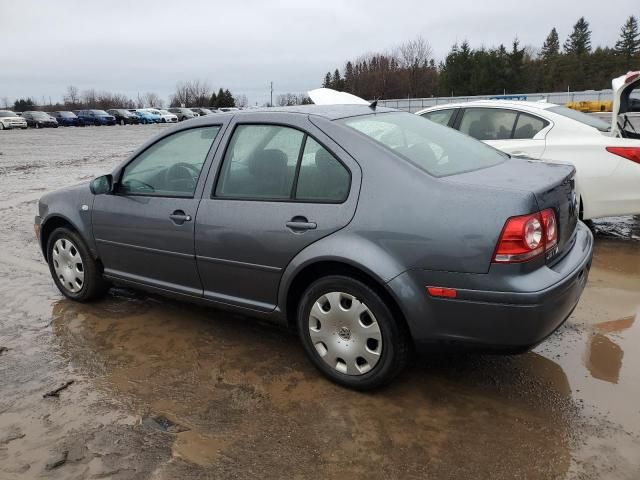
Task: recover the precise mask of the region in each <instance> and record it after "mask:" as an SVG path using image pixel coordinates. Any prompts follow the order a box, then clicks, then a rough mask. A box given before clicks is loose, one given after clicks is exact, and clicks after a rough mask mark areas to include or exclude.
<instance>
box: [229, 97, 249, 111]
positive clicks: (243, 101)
mask: <svg viewBox="0 0 640 480" xmlns="http://www.w3.org/2000/svg"><path fill="white" fill-rule="evenodd" d="M233 98H234V100H235V102H236V107H241V108H244V107H246V106H248V105H249V100H248V99H247V96H246V95H244V94H240V95H235V96H234V97H233Z"/></svg>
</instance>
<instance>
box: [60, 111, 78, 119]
mask: <svg viewBox="0 0 640 480" xmlns="http://www.w3.org/2000/svg"><path fill="white" fill-rule="evenodd" d="M58 114H60V116H61V117H65V118H73V117H75V114H74V113H73V112H58Z"/></svg>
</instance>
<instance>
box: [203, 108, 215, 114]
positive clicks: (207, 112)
mask: <svg viewBox="0 0 640 480" xmlns="http://www.w3.org/2000/svg"><path fill="white" fill-rule="evenodd" d="M200 111H201V112H204V113H205V114H207V115H209V114H210V113H213V112H212V111H211V110H209V109H208V108H201V109H200Z"/></svg>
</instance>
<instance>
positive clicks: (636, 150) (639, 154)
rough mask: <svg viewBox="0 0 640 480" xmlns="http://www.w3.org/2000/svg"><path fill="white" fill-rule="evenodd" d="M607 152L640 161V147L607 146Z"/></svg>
mask: <svg viewBox="0 0 640 480" xmlns="http://www.w3.org/2000/svg"><path fill="white" fill-rule="evenodd" d="M607 152H609V153H613V154H614V155H619V156H621V157H623V158H626V159H627V160H631V161H632V162H636V163H640V147H607Z"/></svg>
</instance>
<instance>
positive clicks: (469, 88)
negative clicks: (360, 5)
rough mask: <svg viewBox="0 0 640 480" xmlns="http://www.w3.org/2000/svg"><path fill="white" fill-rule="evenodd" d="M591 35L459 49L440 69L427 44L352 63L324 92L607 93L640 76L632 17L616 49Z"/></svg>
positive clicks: (580, 29) (582, 31) (326, 82)
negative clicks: (631, 75) (630, 75)
mask: <svg viewBox="0 0 640 480" xmlns="http://www.w3.org/2000/svg"><path fill="white" fill-rule="evenodd" d="M591 33H592V32H591V29H590V26H589V22H587V20H586V19H585V18H584V17H581V18H580V19H578V21H577V22H576V23H575V24H574V26H573V29H572V31H571V33H570V34H569V36H568V37H567V38H566V40H565V41H564V42H563V43H562V45H561V43H560V38H559V36H558V32H557V30H556V28H555V27H554V28H553V29H552V30H551V31H550V32H549V34H548V35H547V37H546V39H545V40H544V42H543V43H542V44H541V46H540V48H536V47H534V46H522V45H521V44H520V42H519V40H518V39H517V38H516V39H514V40H513V42H512V43H511V45H510V46H509V47H505V45H503V44H501V45H499V46H497V47H491V48H485V47H484V46H483V47H479V48H472V47H471V45H470V44H469V42H468V41H464V42H462V43H461V44H459V45H458V44H454V45H453V46H452V47H451V50H450V51H449V52H448V53H447V55H446V57H445V58H444V60H442V61H440V62H439V63H436V60H435V59H434V57H433V55H432V50H431V47H430V45H429V43H428V42H427V41H426V40H425V39H423V38H422V37H417V38H416V39H414V40H411V41H408V42H405V43H403V44H401V45H400V46H398V47H396V48H394V49H392V50H391V51H390V52H385V53H370V54H367V55H363V56H361V57H358V58H355V59H352V60H348V61H347V62H346V63H345V64H344V67H343V69H342V71H340V69H335V70H334V71H333V73H332V72H330V71H329V72H327V73H326V75H325V77H324V79H323V82H322V86H323V87H327V88H333V89H336V90H343V91H347V92H349V93H353V94H354V95H357V96H359V97H362V98H367V99H373V98H381V99H383V98H408V97H412V98H419V97H431V96H468V95H494V94H503V93H507V94H508V93H534V92H550V91H566V90H574V91H577V90H586V89H604V88H610V86H611V79H612V78H614V77H617V76H619V75H622V74H623V73H625V72H627V71H628V70H640V30H639V26H638V19H637V18H636V17H635V16H630V17H629V18H628V19H627V20H626V21H625V23H624V25H623V26H622V28H621V30H620V36H619V39H618V41H617V42H616V43H615V45H614V46H612V47H611V46H604V47H603V46H597V47H596V48H595V49H594V48H593V47H592V44H591Z"/></svg>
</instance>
